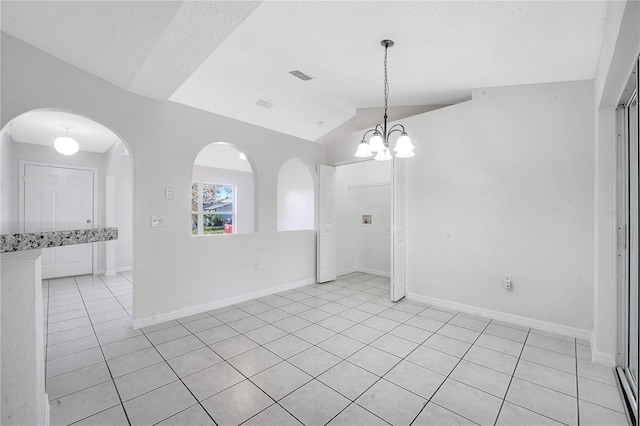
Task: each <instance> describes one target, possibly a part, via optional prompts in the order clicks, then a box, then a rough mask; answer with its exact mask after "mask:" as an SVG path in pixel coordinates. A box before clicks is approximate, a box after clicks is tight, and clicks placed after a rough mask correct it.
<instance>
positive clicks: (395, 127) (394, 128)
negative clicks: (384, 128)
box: [389, 124, 406, 134]
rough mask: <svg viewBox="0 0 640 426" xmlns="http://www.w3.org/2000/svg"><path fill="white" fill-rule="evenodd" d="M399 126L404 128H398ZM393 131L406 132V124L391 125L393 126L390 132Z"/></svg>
mask: <svg viewBox="0 0 640 426" xmlns="http://www.w3.org/2000/svg"><path fill="white" fill-rule="evenodd" d="M397 127H400V128H401V129H402V130H400V129H397ZM393 132H403V133H406V132H405V131H404V126H403V125H402V124H394V125H393V126H391V128H390V129H389V134H391V133H393Z"/></svg>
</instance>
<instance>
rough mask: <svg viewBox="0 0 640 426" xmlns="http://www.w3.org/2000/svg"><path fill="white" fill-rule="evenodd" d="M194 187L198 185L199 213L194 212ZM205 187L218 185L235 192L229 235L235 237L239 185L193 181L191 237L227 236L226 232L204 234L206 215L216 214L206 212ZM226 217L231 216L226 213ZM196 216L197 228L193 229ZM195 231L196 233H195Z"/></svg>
mask: <svg viewBox="0 0 640 426" xmlns="http://www.w3.org/2000/svg"><path fill="white" fill-rule="evenodd" d="M193 185H197V198H198V201H197V204H198V205H197V211H194V210H193ZM203 185H217V186H229V187H231V188H232V189H231V190H232V192H233V201H232V202H231V206H232V207H231V225H232V230H231V232H230V233H229V234H231V235H233V234H236V233H237V227H236V218H237V216H238V215H237V207H236V206H237V201H238V194H237V190H238V187H237V185H234V184H231V183H217V182H196V181H192V182H191V191H192V192H191V193H192V197H191V201H190V203H191V224H192V225H191V236H193V237H200V236H211V235H225V233H224V232H221V233H215V234H205V233H204V215H206V214H216V213H213V212H211V211H206V210H204V203H203V192H204V191H203ZM224 214H225V215H229V213H228V212H224ZM194 216H196V227H195V229H194V227H193V217H194ZM194 231H195V232H194Z"/></svg>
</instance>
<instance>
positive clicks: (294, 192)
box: [278, 158, 315, 232]
mask: <svg viewBox="0 0 640 426" xmlns="http://www.w3.org/2000/svg"><path fill="white" fill-rule="evenodd" d="M314 228H315V183H314V179H313V176H312V175H311V172H310V171H309V169H308V168H307V166H306V165H305V164H304V163H303V162H302V161H301V160H299V159H297V158H292V159H290V160H287V161H286V162H285V163H284V164H283V165H282V167H281V168H280V172H279V173H278V231H279V232H280V231H301V230H310V229H314Z"/></svg>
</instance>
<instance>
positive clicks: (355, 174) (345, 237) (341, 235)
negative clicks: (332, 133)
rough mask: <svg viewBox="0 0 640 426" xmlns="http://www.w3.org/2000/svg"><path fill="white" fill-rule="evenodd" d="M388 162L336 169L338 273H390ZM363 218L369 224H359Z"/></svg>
mask: <svg viewBox="0 0 640 426" xmlns="http://www.w3.org/2000/svg"><path fill="white" fill-rule="evenodd" d="M390 182H391V162H379V161H366V162H360V163H354V164H348V165H343V166H338V167H337V168H336V207H335V209H336V222H337V228H336V229H337V237H336V253H337V270H338V274H345V273H349V272H353V271H360V272H369V273H373V274H378V275H386V276H388V275H389V273H390V270H391V263H390V256H391V240H390V234H389V231H390V228H391V186H390ZM362 215H371V219H372V223H371V224H369V225H363V224H362Z"/></svg>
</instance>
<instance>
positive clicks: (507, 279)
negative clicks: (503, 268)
mask: <svg viewBox="0 0 640 426" xmlns="http://www.w3.org/2000/svg"><path fill="white" fill-rule="evenodd" d="M502 285H503V286H504V288H506V289H507V290H511V275H509V274H504V280H503V281H502Z"/></svg>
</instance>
